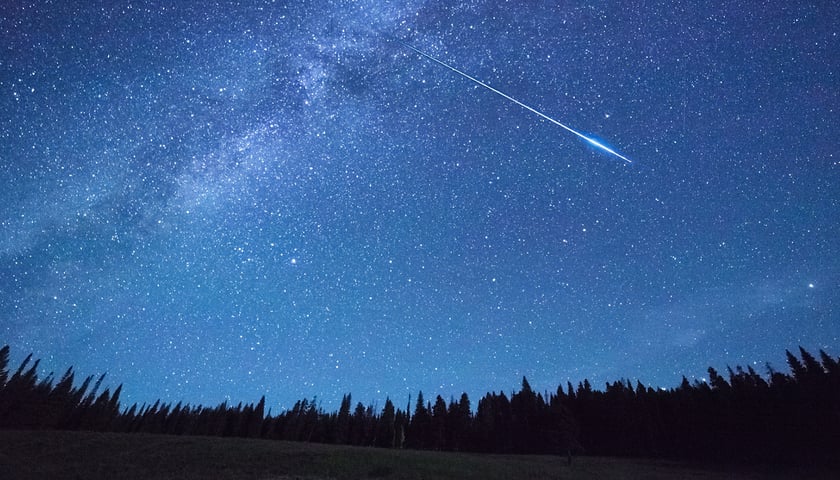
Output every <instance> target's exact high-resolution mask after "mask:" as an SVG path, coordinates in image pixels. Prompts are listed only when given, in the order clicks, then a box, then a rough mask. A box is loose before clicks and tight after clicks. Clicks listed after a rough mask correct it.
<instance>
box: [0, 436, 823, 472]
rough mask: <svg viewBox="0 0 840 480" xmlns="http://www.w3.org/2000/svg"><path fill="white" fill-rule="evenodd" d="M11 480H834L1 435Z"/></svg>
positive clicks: (1, 455)
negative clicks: (597, 479)
mask: <svg viewBox="0 0 840 480" xmlns="http://www.w3.org/2000/svg"><path fill="white" fill-rule="evenodd" d="M0 472H2V478H3V479H4V480H5V479H9V480H29V479H32V480H42V479H68V480H95V479H112V478H119V479H125V480H133V479H137V480H140V479H143V480H148V479H179V480H192V479H195V480H198V479H202V480H203V479H224V480H246V479H248V480H250V479H254V480H287V479H309V480H320V479H357V478H359V479H361V478H382V479H418V480H419V479H453V480H455V479H483V480H490V479H500V480H501V479H570V480H571V479H590V478H599V479H611V478H615V479H619V478H620V479H672V478H685V479H694V480H705V479H709V480H712V479H760V478H779V479H781V478H830V477H829V475H828V472H820V471H811V470H807V469H788V470H784V469H782V470H780V469H770V468H756V469H746V468H720V469H714V468H704V467H699V466H691V465H685V464H680V463H675V462H665V461H656V460H637V459H616V458H599V457H579V458H575V459H574V462H573V465H572V466H568V465H567V464H566V459H565V458H563V457H555V456H530V455H529V456H512V455H478V454H465V453H444V452H425V451H411V450H387V449H374V448H359V447H346V446H331V445H319V444H309V443H293V442H278V441H267V440H252V439H238V438H213V437H179V436H168V435H147V434H113V433H90V432H64V431H14V430H9V431H0Z"/></svg>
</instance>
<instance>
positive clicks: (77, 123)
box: [0, 1, 840, 409]
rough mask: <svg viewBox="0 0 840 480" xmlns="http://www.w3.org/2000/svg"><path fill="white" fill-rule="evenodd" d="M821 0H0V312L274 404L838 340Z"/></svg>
mask: <svg viewBox="0 0 840 480" xmlns="http://www.w3.org/2000/svg"><path fill="white" fill-rule="evenodd" d="M297 3H301V5H297ZM531 3H533V2H531ZM836 18H840V12H838V7H836V6H828V5H827V3H826V5H823V6H812V7H808V6H801V7H800V6H778V7H762V8H758V7H756V6H755V5H753V4H752V3H751V2H740V1H739V2H734V3H728V4H726V5H725V6H723V7H721V6H720V5H708V6H706V5H705V3H704V2H698V3H696V4H695V3H691V4H680V5H678V6H677V7H674V5H673V4H671V3H668V2H661V3H658V2H654V3H650V2H639V3H636V4H633V3H632V2H631V4H628V3H627V2H607V3H604V4H599V5H598V6H575V5H566V4H565V3H564V4H557V5H554V4H553V3H552V2H545V3H544V4H539V5H535V4H528V5H524V6H523V5H521V4H519V3H517V4H513V3H506V2H498V1H470V2H467V3H464V2H459V4H458V5H457V6H453V5H450V4H448V3H447V2H435V1H414V2H411V1H403V2H388V3H383V2H373V1H369V2H364V1H363V2H320V1H315V2H293V3H290V4H288V5H286V4H284V3H283V2H272V1H265V2H230V3H229V2H211V3H208V2H192V1H186V2H183V1H179V2H132V3H131V4H127V3H120V4H116V5H112V4H109V3H107V2H106V3H101V2H72V1H57V2H50V3H46V2H32V4H28V3H25V2H4V3H3V6H0V37H2V38H3V45H2V47H1V48H2V50H0V182H2V186H0V343H8V344H9V345H10V346H11V347H12V354H13V358H12V360H13V361H14V362H17V361H20V360H22V358H23V357H24V356H25V355H26V354H28V353H30V352H32V353H34V355H35V357H37V358H42V359H43V362H42V364H41V367H42V368H44V369H45V373H47V372H49V371H52V370H54V371H63V369H65V368H67V367H68V366H70V365H73V366H75V368H76V370H77V371H78V372H79V374H80V375H91V374H98V373H102V372H107V373H108V377H107V380H106V383H109V384H111V385H117V384H120V383H124V384H125V386H124V390H123V394H124V398H123V400H124V402H135V401H136V402H152V401H154V400H156V399H158V398H162V399H164V400H167V401H172V402H177V401H181V400H183V401H187V402H190V403H193V404H195V403H203V404H217V403H219V402H221V401H223V400H225V399H230V400H231V401H233V402H238V401H244V402H254V401H257V400H258V399H259V397H260V396H261V395H263V394H265V395H266V397H267V401H268V403H269V405H272V406H273V407H274V408H275V409H277V408H283V407H288V406H290V405H292V404H293V403H294V402H295V401H296V400H298V399H301V398H312V397H313V396H317V397H318V401H319V402H322V405H323V406H324V407H326V408H336V407H337V404H338V401H339V400H340V399H341V396H342V394H344V393H347V392H352V394H353V399H354V401H363V402H365V403H368V402H371V403H373V402H378V405H382V404H383V403H384V400H385V398H386V397H388V396H390V397H391V398H392V399H393V400H394V401H395V403H396V404H398V405H402V404H404V403H405V402H406V401H407V400H408V396H409V394H414V395H416V392H417V391H418V390H422V391H423V393H424V395H425V396H426V398H434V396H435V395H438V394H440V395H442V396H443V397H444V398H446V399H449V397H450V396H456V398H457V396H459V395H460V394H461V392H463V391H466V392H467V393H469V394H470V396H471V397H473V398H477V396H478V395H481V394H483V393H485V392H486V391H490V390H494V391H500V390H502V391H510V390H511V389H513V388H516V387H517V386H518V385H519V384H520V382H521V379H522V376H523V375H524V376H527V377H528V379H529V381H530V383H531V385H532V386H534V388H535V389H537V390H544V389H551V390H553V389H554V388H556V386H557V385H558V384H561V383H562V384H565V382H566V381H572V382H574V383H577V382H578V381H582V380H583V379H584V378H588V379H589V380H590V381H591V382H592V384H593V385H595V386H596V387H599V386H601V385H603V383H604V382H606V381H613V380H616V379H618V378H621V377H627V378H632V379H637V378H638V379H640V380H641V381H643V382H644V383H646V384H652V385H660V386H664V387H671V386H676V385H678V384H679V382H680V379H681V377H682V375H683V374H685V375H687V376H688V377H689V378H694V377H696V378H700V377H702V376H703V375H704V373H705V370H706V368H707V367H708V366H710V365H711V366H715V367H716V368H719V369H723V368H725V366H726V365H736V364H742V365H747V364H749V365H756V369H757V370H759V371H763V370H762V369H763V366H764V363H765V362H770V363H771V364H772V365H773V366H775V367H776V368H779V369H783V368H784V350H785V349H794V348H796V347H797V346H798V345H802V346H804V347H805V348H806V349H808V350H810V351H816V350H817V349H819V348H824V349H826V350H827V351H829V352H831V353H833V354H834V355H838V354H840V353H838V350H840V314H838V306H840V293H838V292H840V289H838V288H837V287H838V285H840V262H838V259H840V240H838V239H840V213H839V212H840V205H838V202H840V160H838V158H837V154H836V151H837V143H836V138H837V132H838V131H840V113H838V112H840V97H839V96H838V93H837V92H838V90H837V78H838V75H840V57H838V56H837V55H836V52H837V51H840V35H838V31H837V27H836V25H835V24H836V22H835V21H834V19H836ZM392 38H398V39H401V41H405V42H406V43H409V44H411V45H415V46H416V47H417V48H418V49H421V50H422V51H424V52H428V54H429V55H433V56H434V57H435V58H440V59H442V60H444V61H449V62H453V64H457V65H458V67H459V68H462V69H463V71H465V72H470V74H471V75H475V77H476V78H480V79H482V81H484V82H487V84H489V85H493V86H494V88H498V89H499V90H500V91H504V92H506V93H507V94H509V95H510V96H511V97H513V98H521V99H528V103H529V104H530V105H532V106H533V108H535V109H537V110H539V111H548V112H552V115H556V117H557V118H562V119H564V122H568V124H569V125H576V126H578V125H580V126H585V127H586V129H587V132H593V133H597V135H598V136H599V138H605V139H609V140H610V142H612V143H613V144H614V145H620V146H621V150H622V151H623V152H627V153H628V156H630V157H631V158H633V159H634V160H637V161H636V162H634V163H633V164H632V165H626V164H625V163H624V162H615V161H605V160H604V157H605V155H604V154H603V152H601V151H600V150H599V149H597V148H592V149H582V148H581V145H580V144H579V143H577V142H570V141H569V138H568V136H566V135H558V134H557V132H558V129H557V128H556V126H555V125H553V124H550V123H548V122H541V121H535V118H534V117H533V116H530V115H523V114H522V110H521V109H520V108H519V107H518V106H517V105H514V104H512V103H511V102H502V101H487V96H488V95H487V92H486V90H485V89H483V88H481V87H480V86H479V85H474V84H473V85H471V84H468V83H467V84H466V86H465V82H464V79H463V78H459V77H458V76H456V75H449V74H446V72H445V71H443V70H442V69H441V68H440V67H439V66H437V65H435V64H433V63H432V62H422V61H418V60H419V59H418V58H417V55H416V54H415V53H414V52H412V51H410V50H408V49H406V48H404V47H402V46H401V45H399V44H398V43H396V42H393V41H390V40H389V39H392ZM587 135H588V134H587ZM593 138H594V137H593ZM641 159H643V161H641ZM415 398H416V397H415Z"/></svg>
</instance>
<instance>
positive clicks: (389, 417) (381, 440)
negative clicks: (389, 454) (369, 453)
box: [375, 398, 397, 448]
mask: <svg viewBox="0 0 840 480" xmlns="http://www.w3.org/2000/svg"><path fill="white" fill-rule="evenodd" d="M396 420H397V416H396V411H395V410H394V404H393V402H391V399H390V398H386V399H385V407H384V408H383V409H382V415H381V416H380V417H379V420H378V421H377V422H376V440H375V445H376V446H377V447H384V448H394V442H395V438H396V437H395V435H396Z"/></svg>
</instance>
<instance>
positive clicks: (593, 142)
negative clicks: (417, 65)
mask: <svg viewBox="0 0 840 480" xmlns="http://www.w3.org/2000/svg"><path fill="white" fill-rule="evenodd" d="M397 41H398V42H399V43H401V44H402V45H403V46H404V47H407V48H410V49H412V50H414V51H415V52H417V53H419V54H420V55H422V56H424V57H426V58H428V59H429V60H431V61H433V62H435V63H437V64H438V65H443V66H444V67H446V68H448V69H450V70H452V71H453V72H455V73H457V74H458V75H461V76H462V77H465V78H467V79H469V80H471V81H473V82H475V83H477V84H479V85H481V86H482V87H484V88H486V89H487V90H490V91H491V92H493V93H495V94H498V95H501V96H502V97H504V98H506V99H507V100H510V101H511V102H513V103H515V104H517V105H519V106H520V107H522V108H524V109H525V110H528V111H530V112H533V113H536V114H537V115H539V116H540V117H542V118H544V119H546V120H548V121H549V122H551V123H553V124H555V125H557V126H559V127H563V128H564V129H566V130H567V131H569V132H571V133H574V134H575V135H577V136H578V137H580V138H582V139H584V140H586V141H587V142H589V144H590V145H592V146H594V147H598V148H600V149H601V150H603V151H605V152H607V153H610V154H612V155H615V156H616V157H618V158H620V159H622V160H624V161H625V162H627V163H633V162H632V161H631V160H630V159H629V158H627V157H625V156H624V155H622V154H620V153H618V152H616V151H615V150H613V149H612V148H610V147H608V146H606V145H604V144H603V143H601V142H599V141H598V140H595V139H594V138H589V137H587V136H586V135H584V134H582V133H580V132H578V131H577V130H575V129H574V128H571V127H568V126H566V125H563V124H562V123H560V122H558V121H557V120H555V119H553V118H551V117H549V116H548V115H546V114H544V113H542V112H540V111H539V110H537V109H535V108H533V107H529V106H528V105H525V104H524V103H522V102H520V101H519V100H517V99H515V98H513V97H511V96H510V95H508V94H506V93H504V92H500V91H499V90H496V89H495V88H493V87H491V86H490V85H487V84H486V83H484V82H482V81H481V80H479V79H477V78H475V77H471V76H470V75H467V74H466V73H464V72H462V71H460V70H458V69H457V68H455V67H453V66H452V65H449V64H448V63H446V62H443V61H441V60H438V59H437V58H435V57H433V56H431V55H429V54H428V53H426V52H423V51H421V50H418V49H416V48H414V47H412V46H411V45H409V44H407V43H403V42H400V41H399V40H397Z"/></svg>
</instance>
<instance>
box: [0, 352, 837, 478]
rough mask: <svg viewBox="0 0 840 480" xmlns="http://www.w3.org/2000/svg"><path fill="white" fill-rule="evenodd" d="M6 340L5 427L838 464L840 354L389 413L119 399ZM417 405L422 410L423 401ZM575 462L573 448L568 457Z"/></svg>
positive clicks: (2, 379)
mask: <svg viewBox="0 0 840 480" xmlns="http://www.w3.org/2000/svg"><path fill="white" fill-rule="evenodd" d="M9 351H10V350H9V347H8V346H5V347H3V348H2V349H0V428H8V429H11V428H14V429H63V430H91V431H112V432H146V433H157V434H173V435H211V436H224V437H248V438H265V439H275V440H287V441H304V442H319V443H332V444H344V445H359V446H372V447H382V448H412V449H427V450H446V451H470V452H488V453H527V454H561V455H569V456H571V455H572V454H575V455H577V454H590V455H610V456H637V457H653V458H674V459H691V460H698V461H718V462H719V461H726V462H770V463H779V462H782V463H793V464H800V463H805V462H819V463H830V462H836V460H835V458H836V452H838V451H840V359H835V358H833V357H831V356H830V355H828V354H827V353H825V352H824V351H822V350H820V352H819V360H818V359H817V358H816V357H815V356H813V355H812V354H811V353H809V352H808V351H806V350H805V349H803V348H801V347H800V349H799V354H800V355H799V357H797V356H795V355H794V354H792V353H791V352H790V351H786V356H787V363H788V366H789V367H790V373H782V372H778V371H776V370H774V369H772V368H771V367H770V366H769V365H767V367H766V370H767V373H766V375H765V376H762V375H760V374H758V373H757V372H756V371H755V370H754V369H753V368H752V367H751V366H748V367H747V368H746V369H744V368H743V367H740V366H738V367H735V368H734V369H732V368H728V371H727V374H726V375H725V376H724V375H721V374H720V373H718V372H717V371H716V370H715V369H713V368H709V369H708V374H709V379H708V381H698V380H695V381H694V382H690V381H689V380H688V379H687V378H685V377H683V380H682V383H681V384H680V385H679V386H677V387H675V388H671V389H662V388H653V387H650V386H645V385H643V384H642V383H641V382H639V381H637V382H636V383H635V385H634V384H633V383H631V382H630V381H629V380H618V381H615V382H612V383H607V384H606V385H605V388H604V389H603V390H599V389H595V388H593V387H592V386H591V384H590V383H589V381H588V380H584V381H583V382H580V383H579V384H578V385H577V386H576V387H575V386H573V385H572V384H571V383H567V384H566V385H565V386H562V385H561V386H559V387H557V389H556V391H553V392H536V391H534V390H533V389H532V388H531V386H530V384H529V383H528V380H527V379H526V378H523V379H522V387H521V389H520V390H519V391H518V392H511V393H510V394H505V393H504V392H499V393H495V392H492V393H487V394H486V395H484V396H483V397H482V398H480V399H479V401H478V403H477V405H476V406H475V409H473V405H472V403H471V401H470V399H469V397H468V396H467V394H466V393H464V394H462V395H461V396H460V398H458V399H455V398H450V399H449V401H448V402H447V401H446V400H445V399H443V398H442V397H441V396H437V397H436V398H435V399H434V401H431V400H427V399H426V398H425V397H424V396H423V393H422V392H420V393H418V394H417V397H416V399H415V400H414V402H412V401H411V399H409V401H408V404H407V405H406V407H405V409H402V408H398V407H396V406H395V405H394V403H393V401H392V400H391V399H390V398H387V399H386V400H385V404H384V406H383V408H382V409H381V410H380V409H378V408H376V407H374V406H373V405H367V406H366V405H364V404H362V403H356V404H355V406H354V405H353V402H352V397H351V395H350V394H349V393H348V394H346V395H344V397H343V398H342V401H341V406H340V408H339V410H338V411H337V412H327V411H325V410H323V409H322V408H321V407H320V406H319V404H318V402H317V399H312V400H309V399H304V400H300V401H298V402H297V403H295V405H294V407H292V408H291V409H288V410H285V411H282V412H280V413H277V414H272V413H271V412H270V411H269V412H266V405H265V397H263V398H261V399H260V400H259V402H257V403H255V404H253V403H252V404H242V403H239V404H237V405H235V406H234V405H228V404H227V402H223V403H221V404H219V405H218V406H216V407H205V406H201V405H189V404H183V403H180V402H179V403H177V404H175V405H172V404H171V403H165V402H163V401H160V400H158V401H157V402H155V403H153V404H143V405H138V404H133V405H131V406H130V407H127V408H122V407H121V406H120V393H121V391H122V385H120V386H118V387H117V388H116V389H114V390H113V391H112V390H111V389H109V388H105V389H104V390H102V391H100V389H101V388H102V383H103V380H104V375H102V376H100V377H94V376H90V377H87V378H85V379H83V380H82V381H81V383H80V384H79V385H76V378H75V372H74V371H73V369H72V368H69V369H68V370H67V371H66V372H65V373H64V374H63V375H62V376H61V377H58V378H57V377H55V376H54V375H53V374H49V375H47V377H46V378H43V379H39V378H38V366H39V361H38V360H35V361H33V360H32V355H29V356H28V357H26V359H25V360H24V361H23V362H22V363H21V365H20V367H19V368H18V369H17V370H16V371H14V372H11V371H10V370H9V369H8V366H9V365H8V364H9ZM412 404H413V406H412ZM570 458H571V457H570Z"/></svg>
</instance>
